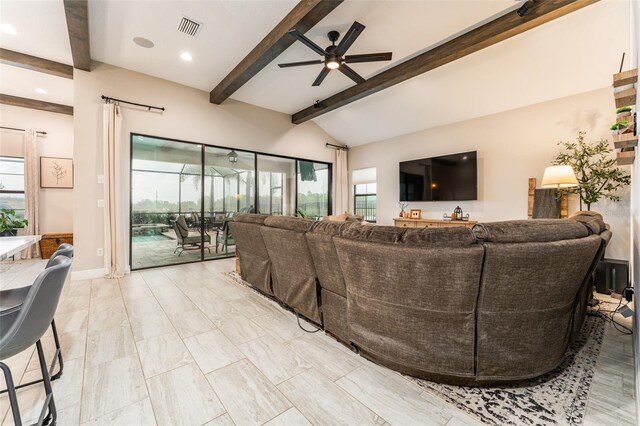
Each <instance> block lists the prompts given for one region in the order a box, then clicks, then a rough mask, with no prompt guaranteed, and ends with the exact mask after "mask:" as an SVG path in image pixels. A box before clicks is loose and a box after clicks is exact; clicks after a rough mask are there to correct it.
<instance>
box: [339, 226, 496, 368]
mask: <svg viewBox="0 0 640 426" xmlns="http://www.w3.org/2000/svg"><path fill="white" fill-rule="evenodd" d="M398 229H400V230H402V228H398ZM351 230H352V228H350V229H349V230H348V231H347V232H349V231H351ZM334 242H335V245H336V249H337V251H338V254H339V257H340V265H341V267H342V270H343V272H344V279H345V282H346V285H347V319H348V322H349V328H350V331H349V333H350V334H349V338H350V339H351V340H352V341H353V342H354V344H355V345H356V346H358V347H359V348H360V349H361V350H363V351H364V352H365V353H368V354H369V355H370V356H371V357H374V358H375V359H376V360H378V361H380V362H383V363H385V362H388V361H393V362H396V363H399V364H402V365H404V366H406V367H409V368H412V369H414V370H418V371H421V372H429V373H437V374H456V375H460V376H466V377H473V375H474V347H475V307H476V301H477V295H478V287H479V285H480V273H481V271H482V258H483V253H484V252H483V249H482V247H481V246H480V245H477V244H476V245H472V246H467V247H446V248H445V247H431V248H423V247H409V246H405V245H403V244H396V245H391V244H388V243H387V244H385V243H374V242H371V241H366V240H365V241H359V240H353V239H347V238H344V237H336V238H334ZM452 295H455V297H452ZM445 330H446V332H445Z"/></svg>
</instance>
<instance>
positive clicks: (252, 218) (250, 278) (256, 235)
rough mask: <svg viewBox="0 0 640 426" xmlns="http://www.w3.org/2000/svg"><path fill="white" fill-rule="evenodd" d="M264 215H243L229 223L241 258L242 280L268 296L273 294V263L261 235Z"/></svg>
mask: <svg viewBox="0 0 640 426" xmlns="http://www.w3.org/2000/svg"><path fill="white" fill-rule="evenodd" d="M261 216H264V215H253V214H242V215H238V216H236V220H234V221H231V222H229V226H230V227H231V231H232V233H233V237H234V240H235V243H236V250H237V252H238V254H239V256H240V273H241V275H242V279H243V280H245V281H246V282H248V283H249V284H251V285H252V286H253V287H255V288H257V289H258V290H260V291H262V292H263V293H266V294H271V295H272V294H273V290H272V289H271V261H270V260H269V254H268V253H267V248H266V246H265V244H264V240H263V238H262V234H261V233H260V228H261V224H260V223H259V221H260V220H262V221H264V217H261ZM238 218H240V220H238Z"/></svg>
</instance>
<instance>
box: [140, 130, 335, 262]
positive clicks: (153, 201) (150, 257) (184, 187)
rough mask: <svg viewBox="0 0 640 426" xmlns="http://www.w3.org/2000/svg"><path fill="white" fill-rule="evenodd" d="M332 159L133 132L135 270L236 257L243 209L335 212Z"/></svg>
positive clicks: (303, 213) (314, 213)
mask: <svg viewBox="0 0 640 426" xmlns="http://www.w3.org/2000/svg"><path fill="white" fill-rule="evenodd" d="M330 189H331V165H330V164H327V163H320V162H312V161H307V160H299V159H295V158H286V157H280V156H274V155H268V154H260V153H255V152H249V151H243V150H236V149H233V148H223V147H213V146H203V145H200V144H196V143H191V142H182V141H176V140H170V139H163V138H157V137H151V136H143V135H135V134H132V135H131V219H130V235H131V241H130V247H131V250H130V253H131V268H132V269H142V268H150V267H156V266H165V265H173V264H180V263H187V262H195V261H200V260H208V259H215V258H223V257H230V256H235V241H234V239H233V234H232V232H231V228H230V226H229V223H230V222H232V221H233V219H234V216H235V215H236V214H238V213H263V214H269V215H288V216H293V215H298V216H303V217H309V218H313V219H320V218H322V217H323V216H326V215H328V214H330V213H331V208H330V199H331V197H330Z"/></svg>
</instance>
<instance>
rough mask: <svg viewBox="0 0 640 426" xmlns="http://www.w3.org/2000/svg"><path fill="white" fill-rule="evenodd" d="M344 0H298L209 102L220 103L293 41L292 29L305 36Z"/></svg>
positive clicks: (228, 77)
mask: <svg viewBox="0 0 640 426" xmlns="http://www.w3.org/2000/svg"><path fill="white" fill-rule="evenodd" d="M342 2H343V0H301V1H300V3H298V4H297V5H296V6H295V7H294V8H293V9H292V10H291V12H289V13H288V14H287V16H285V17H284V19H282V21H280V23H278V25H276V26H275V28H274V29H273V30H271V32H270V33H269V34H267V36H266V37H265V38H263V39H262V41H261V42H260V43H258V45H257V46H256V47H255V48H254V49H253V50H252V51H251V52H249V54H248V55H247V56H246V57H245V58H244V59H243V60H242V61H240V63H239V64H238V65H237V66H236V67H235V68H234V69H233V70H232V71H231V72H230V73H229V74H228V75H227V76H226V77H225V78H224V79H223V80H222V81H221V82H220V84H218V85H217V86H216V87H215V88H214V89H213V90H212V91H211V93H210V94H209V100H210V102H211V103H214V104H218V105H219V104H221V103H222V102H224V101H225V100H226V99H227V98H228V97H229V96H231V95H232V94H233V93H234V92H235V91H236V90H238V89H239V88H240V87H242V85H244V84H245V83H246V82H247V81H249V80H250V79H251V78H252V77H253V76H254V75H256V74H257V73H258V72H260V70H262V69H263V68H264V67H266V66H267V65H268V64H269V63H270V62H271V61H273V60H274V59H275V58H277V57H278V56H279V55H280V54H281V53H282V52H284V51H285V50H286V49H287V48H288V47H289V46H291V45H292V44H293V43H294V42H295V40H296V39H295V38H294V37H292V36H290V35H289V34H287V32H288V31H289V30H291V29H293V28H296V29H298V30H299V31H301V32H302V33H306V32H307V31H309V29H311V28H312V27H313V26H314V25H316V24H317V23H318V22H320V21H321V20H322V18H324V17H325V16H327V15H328V14H329V13H330V12H331V11H332V10H333V9H335V8H336V7H338V6H339V5H340V3H342Z"/></svg>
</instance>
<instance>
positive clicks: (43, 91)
mask: <svg viewBox="0 0 640 426" xmlns="http://www.w3.org/2000/svg"><path fill="white" fill-rule="evenodd" d="M36 93H40V94H42V95H46V94H47V91H46V90H44V89H40V88H37V89H36Z"/></svg>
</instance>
